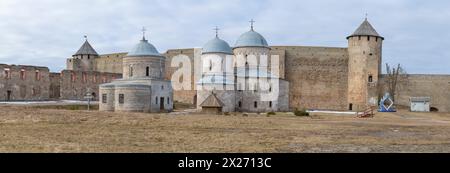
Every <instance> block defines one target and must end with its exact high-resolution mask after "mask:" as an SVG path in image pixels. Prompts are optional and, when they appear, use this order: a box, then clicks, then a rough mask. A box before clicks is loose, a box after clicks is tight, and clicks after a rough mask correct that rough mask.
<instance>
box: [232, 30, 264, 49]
mask: <svg viewBox="0 0 450 173" xmlns="http://www.w3.org/2000/svg"><path fill="white" fill-rule="evenodd" d="M235 47H236V48H238V47H269V44H267V41H266V39H265V38H264V37H263V36H262V35H261V34H259V33H257V32H255V31H254V30H251V31H248V32H246V33H244V34H242V35H241V36H240V37H239V39H238V40H237V41H236V46H235Z"/></svg>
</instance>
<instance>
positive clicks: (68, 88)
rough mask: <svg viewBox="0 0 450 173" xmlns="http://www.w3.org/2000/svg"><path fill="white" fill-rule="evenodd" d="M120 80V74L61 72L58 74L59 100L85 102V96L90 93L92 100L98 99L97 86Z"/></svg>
mask: <svg viewBox="0 0 450 173" xmlns="http://www.w3.org/2000/svg"><path fill="white" fill-rule="evenodd" d="M120 78H122V75H121V74H117V73H105V72H96V71H72V70H63V71H62V72H61V73H60V79H59V81H60V85H59V86H60V87H61V89H60V99H64V100H86V99H85V98H84V97H85V96H86V94H87V93H88V91H89V93H91V94H92V96H94V100H98V98H99V94H98V93H99V85H100V84H103V83H109V82H111V81H112V80H114V79H120Z"/></svg>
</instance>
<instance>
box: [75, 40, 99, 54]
mask: <svg viewBox="0 0 450 173" xmlns="http://www.w3.org/2000/svg"><path fill="white" fill-rule="evenodd" d="M76 55H98V53H97V51H95V49H94V48H92V46H91V44H89V42H88V41H87V40H86V41H85V42H84V44H83V45H82V46H81V48H80V49H79V50H78V51H77V53H75V55H74V56H76Z"/></svg>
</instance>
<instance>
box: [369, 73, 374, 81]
mask: <svg viewBox="0 0 450 173" xmlns="http://www.w3.org/2000/svg"><path fill="white" fill-rule="evenodd" d="M372 82H373V76H372V75H370V76H369V83H372Z"/></svg>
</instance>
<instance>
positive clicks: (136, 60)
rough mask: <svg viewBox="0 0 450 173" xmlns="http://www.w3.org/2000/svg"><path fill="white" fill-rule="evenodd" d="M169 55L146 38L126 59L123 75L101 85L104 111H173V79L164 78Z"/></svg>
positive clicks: (124, 60)
mask: <svg viewBox="0 0 450 173" xmlns="http://www.w3.org/2000/svg"><path fill="white" fill-rule="evenodd" d="M165 61H166V59H165V57H164V56H163V55H161V54H160V53H159V52H158V51H157V50H156V48H155V47H154V46H153V45H152V44H150V43H149V42H148V40H146V39H145V36H144V37H143V38H142V40H141V41H140V42H139V43H138V44H137V45H136V46H135V47H134V48H133V49H132V50H131V51H130V52H129V53H128V54H127V56H126V57H125V58H124V59H123V79H118V80H115V81H113V82H111V83H107V84H102V85H100V96H101V99H100V108H99V109H100V111H117V112H151V113H157V112H170V111H172V110H173V89H172V84H171V81H168V80H164V73H165Z"/></svg>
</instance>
